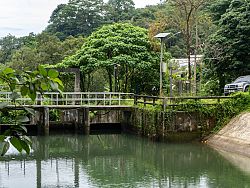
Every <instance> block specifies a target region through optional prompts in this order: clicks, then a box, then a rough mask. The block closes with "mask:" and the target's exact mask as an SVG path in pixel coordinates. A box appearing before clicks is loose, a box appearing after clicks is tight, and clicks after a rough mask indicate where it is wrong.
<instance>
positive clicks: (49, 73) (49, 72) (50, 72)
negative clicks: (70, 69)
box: [48, 69, 59, 78]
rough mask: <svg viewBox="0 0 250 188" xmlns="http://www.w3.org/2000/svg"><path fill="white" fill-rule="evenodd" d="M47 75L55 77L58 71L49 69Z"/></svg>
mask: <svg viewBox="0 0 250 188" xmlns="http://www.w3.org/2000/svg"><path fill="white" fill-rule="evenodd" d="M48 76H49V77H50V78H57V77H58V76H59V73H58V71H56V70H54V69H50V70H49V71H48Z"/></svg>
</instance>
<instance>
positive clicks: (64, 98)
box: [0, 92, 233, 109]
mask: <svg viewBox="0 0 250 188" xmlns="http://www.w3.org/2000/svg"><path fill="white" fill-rule="evenodd" d="M10 95H11V92H0V101H5V102H10V101H11V98H10ZM229 98H233V97H232V96H187V97H158V96H147V95H136V94H134V93H119V92H63V93H59V92H45V93H43V94H42V95H41V94H39V93H38V94H37V97H36V100H35V102H34V103H33V104H36V105H84V106H90V105H98V106H107V105H108V106H112V105H129V106H132V105H133V104H135V105H137V104H138V103H141V104H144V106H146V105H152V106H155V105H160V106H162V107H163V109H166V106H178V105H181V102H183V101H185V100H195V101H197V100H202V99H207V100H214V99H217V102H218V103H219V102H220V100H222V99H229ZM17 101H18V102H19V103H20V104H22V105H26V104H28V105H30V104H31V103H32V101H31V99H30V98H27V97H20V98H18V99H17ZM206 104H207V103H206Z"/></svg>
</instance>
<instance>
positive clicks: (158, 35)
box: [154, 31, 181, 97]
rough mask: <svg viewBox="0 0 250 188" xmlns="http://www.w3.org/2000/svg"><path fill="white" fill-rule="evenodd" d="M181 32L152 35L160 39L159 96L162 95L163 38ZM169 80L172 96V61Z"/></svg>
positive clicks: (171, 94)
mask: <svg viewBox="0 0 250 188" xmlns="http://www.w3.org/2000/svg"><path fill="white" fill-rule="evenodd" d="M180 33H181V32H180V31H179V32H177V33H175V34H173V33H159V34H157V35H156V36H154V37H155V38H158V39H160V40H161V61H160V96H162V72H163V70H162V67H163V62H162V60H163V45H164V39H166V38H167V39H170V38H172V37H174V36H175V35H178V34H180ZM169 35H171V36H170V37H168V36H169ZM169 81H170V97H172V96H173V93H172V62H170V77H169Z"/></svg>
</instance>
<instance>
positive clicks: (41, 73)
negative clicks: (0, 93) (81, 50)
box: [0, 66, 63, 155]
mask: <svg viewBox="0 0 250 188" xmlns="http://www.w3.org/2000/svg"><path fill="white" fill-rule="evenodd" d="M58 75H59V74H58V72H57V71H56V70H53V69H51V70H48V71H47V70H46V69H45V68H43V67H42V66H38V68H37V70H35V71H24V72H21V73H19V72H16V71H15V70H13V69H11V68H8V67H7V68H4V69H3V70H1V71H0V82H1V83H5V84H6V85H7V86H8V89H9V91H10V92H11V94H10V101H2V102H0V112H1V116H2V117H4V116H8V115H9V112H8V111H9V110H8V109H9V106H10V105H14V108H13V109H14V115H13V119H11V123H12V126H10V128H9V129H7V130H6V131H5V132H4V133H3V135H0V151H1V155H4V154H5V153H6V152H7V151H8V149H9V147H10V144H11V145H13V146H14V147H15V148H16V149H17V150H18V151H19V152H22V151H23V150H24V151H25V152H26V153H27V154H29V153H30V148H31V144H32V143H31V140H30V139H29V137H27V136H26V134H27V129H26V127H25V126H23V124H24V123H27V122H29V121H30V120H29V117H28V116H27V115H25V114H20V113H18V112H17V108H18V107H19V108H20V107H23V108H24V110H25V111H26V112H27V113H28V114H32V115H34V114H35V110H34V109H32V108H28V107H25V106H22V105H20V104H19V103H18V98H20V97H26V96H28V97H29V98H31V99H32V101H34V100H35V99H36V95H37V92H39V93H43V92H44V91H49V90H56V91H59V92H61V89H62V88H63V84H62V82H61V80H60V79H58ZM10 109H11V108H10Z"/></svg>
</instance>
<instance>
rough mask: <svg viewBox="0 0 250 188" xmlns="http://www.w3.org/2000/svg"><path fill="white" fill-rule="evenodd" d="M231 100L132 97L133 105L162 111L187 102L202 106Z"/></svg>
mask: <svg viewBox="0 0 250 188" xmlns="http://www.w3.org/2000/svg"><path fill="white" fill-rule="evenodd" d="M230 98H233V97H232V96H190V97H156V96H146V95H134V104H135V105H138V104H143V105H144V106H147V105H151V106H156V105H159V106H161V107H162V108H163V109H166V108H167V107H169V108H172V109H173V108H175V107H178V106H181V105H183V104H186V103H187V102H188V101H196V102H198V101H199V102H200V103H201V104H203V105H215V104H218V103H220V102H221V101H222V100H225V99H230Z"/></svg>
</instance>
